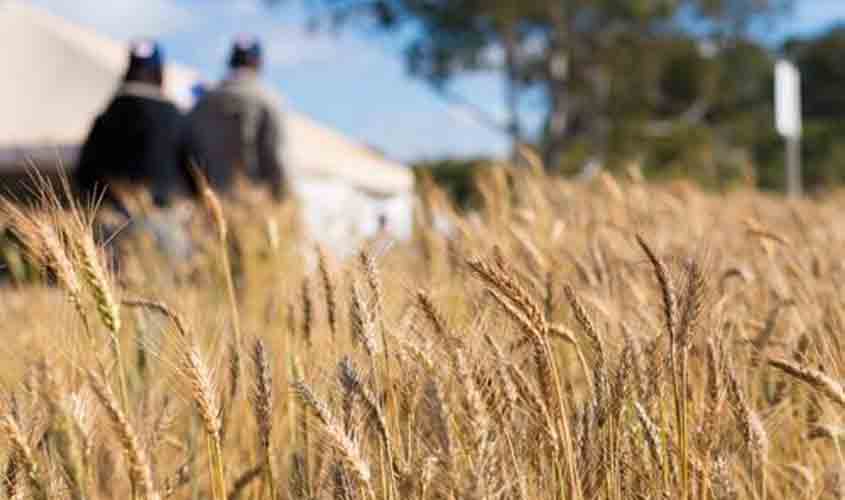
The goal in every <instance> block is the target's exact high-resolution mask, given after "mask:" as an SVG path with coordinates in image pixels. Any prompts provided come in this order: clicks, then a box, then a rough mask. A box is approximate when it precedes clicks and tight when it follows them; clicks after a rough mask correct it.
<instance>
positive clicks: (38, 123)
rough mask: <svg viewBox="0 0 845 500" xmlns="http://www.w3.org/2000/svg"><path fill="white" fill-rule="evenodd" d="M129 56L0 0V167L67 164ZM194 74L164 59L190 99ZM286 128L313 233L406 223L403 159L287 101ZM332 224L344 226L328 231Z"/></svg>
mask: <svg viewBox="0 0 845 500" xmlns="http://www.w3.org/2000/svg"><path fill="white" fill-rule="evenodd" d="M126 59H127V47H126V45H125V44H123V43H120V42H117V41H114V40H111V39H109V38H106V37H103V36H100V35H99V34H97V33H94V32H91V31H89V30H87V29H84V28H83V27H80V26H77V25H74V24H72V23H70V22H68V21H66V20H64V19H62V18H59V17H57V16H54V15H52V14H50V13H48V12H45V11H44V10H41V9H38V8H36V7H33V6H31V5H28V4H25V3H23V2H22V1H20V0H0V68H3V77H2V79H0V174H2V173H4V172H6V173H8V172H10V171H12V170H20V169H22V167H23V165H25V164H26V163H27V162H30V161H35V163H36V164H37V165H38V166H39V168H44V169H49V168H57V167H58V166H60V165H73V163H74V159H75V155H76V153H77V151H78V148H79V146H80V145H81V143H82V142H83V141H84V138H85V136H86V134H87V132H88V128H89V127H90V125H91V123H92V122H93V120H94V118H95V116H96V115H97V114H98V113H99V112H100V111H101V110H102V109H103V108H104V107H105V105H106V104H107V103H108V101H109V99H110V98H111V96H112V94H113V92H114V90H115V89H116V87H117V85H118V83H119V80H120V77H121V76H122V74H123V72H124V70H125V65H126ZM200 80H201V79H200V75H199V74H198V73H197V72H196V71H194V70H192V69H190V68H187V67H184V66H180V65H178V64H168V65H167V67H166V72H165V91H166V93H167V94H168V96H169V97H170V98H171V99H173V100H174V101H175V102H176V103H177V104H178V105H180V106H181V107H183V108H188V107H190V106H191V105H192V93H191V89H192V87H193V86H194V85H195V84H196V83H198V82H199V81H200ZM286 134H287V138H286V141H287V145H288V149H287V150H286V154H287V160H288V161H287V165H288V168H289V175H290V177H291V179H292V182H293V185H294V189H295V190H296V191H297V192H298V193H299V195H300V197H301V198H302V199H303V200H304V202H305V211H306V218H307V219H308V220H309V226H311V227H312V228H313V229H314V230H315V232H316V234H315V236H317V237H318V238H322V239H339V238H346V237H348V235H349V234H356V235H358V236H364V235H366V233H369V232H371V231H370V230H369V228H370V227H372V226H373V223H372V221H371V220H368V219H370V218H373V219H374V218H375V217H376V215H375V213H387V212H390V213H389V214H388V216H392V218H393V219H394V220H392V221H391V223H392V225H394V226H395V227H405V226H406V225H407V223H408V222H409V217H410V214H409V211H410V193H411V191H412V188H413V176H412V174H411V172H410V170H409V169H408V168H407V167H405V166H403V165H400V164H397V163H395V162H392V161H390V160H388V159H386V158H383V157H382V156H380V155H378V154H376V153H375V152H373V151H370V150H369V149H367V148H366V147H364V146H361V145H359V144H356V143H355V142H353V141H352V140H350V139H348V138H346V137H344V136H343V135H342V134H340V133H338V132H336V131H333V130H331V129H329V128H327V127H325V126H322V125H320V124H318V123H316V122H315V121H313V120H311V119H309V118H307V117H305V116H304V115H302V114H300V113H297V112H295V111H292V110H289V111H288V114H287V120H286ZM397 200H405V201H397ZM364 219H367V220H365V221H364V222H363V223H362V220H364ZM331 227H334V228H340V229H335V230H334V231H335V233H337V234H326V232H327V231H328V229H327V228H331Z"/></svg>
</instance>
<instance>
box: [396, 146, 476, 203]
mask: <svg viewBox="0 0 845 500" xmlns="http://www.w3.org/2000/svg"><path fill="white" fill-rule="evenodd" d="M488 163H489V160H488V159H486V158H466V159H443V160H433V161H426V162H421V163H418V164H416V165H414V166H413V168H414V172H415V174H416V175H417V176H420V175H422V174H423V173H427V174H429V175H431V178H432V179H433V180H434V182H435V183H437V184H438V185H439V186H440V187H442V188H443V189H445V190H446V192H447V193H449V195H450V196H451V198H452V200H453V201H454V202H455V203H456V204H457V205H458V206H459V207H462V208H469V207H472V206H473V204H474V203H475V201H476V200H475V196H476V194H477V193H476V191H475V181H474V178H475V174H476V172H477V170H478V169H479V168H484V166H485V165H487V164H488Z"/></svg>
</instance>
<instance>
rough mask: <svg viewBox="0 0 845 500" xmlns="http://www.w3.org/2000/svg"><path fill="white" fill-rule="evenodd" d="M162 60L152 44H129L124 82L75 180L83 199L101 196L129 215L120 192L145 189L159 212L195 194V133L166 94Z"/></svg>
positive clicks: (90, 139)
mask: <svg viewBox="0 0 845 500" xmlns="http://www.w3.org/2000/svg"><path fill="white" fill-rule="evenodd" d="M163 59H164V56H163V53H162V49H161V47H160V46H159V45H158V44H157V43H156V42H154V41H152V40H147V39H141V40H136V41H134V42H132V43H131V44H130V51H129V65H128V69H127V71H126V74H125V77H124V79H123V82H122V84H121V85H120V87H119V88H118V90H117V93H116V95H115V96H114V97H113V99H112V100H111V102H110V103H109V105H108V107H107V108H106V110H105V111H104V112H103V113H102V114H100V115H99V116H98V117H97V118H96V120H95V121H94V124H93V126H92V128H91V130H90V132H89V135H88V137H87V139H86V141H85V143H84V145H83V146H82V150H81V151H80V156H79V160H78V163H77V168H76V171H75V175H74V178H75V181H76V185H77V188H78V189H79V190H80V191H81V194H83V195H87V196H102V197H103V201H104V203H110V204H112V205H114V207H115V208H117V209H118V210H119V211H121V212H123V213H125V214H126V215H129V214H128V213H127V212H128V211H127V209H126V207H125V206H124V205H123V203H122V202H121V200H120V198H119V196H117V193H116V192H115V191H116V190H117V189H118V188H119V187H124V186H129V187H144V188H146V189H148V190H149V193H150V195H151V198H152V200H153V202H154V203H155V205H157V206H159V207H163V206H168V205H170V204H171V202H172V201H173V200H174V198H176V197H177V196H179V195H186V194H192V192H194V191H195V190H196V188H195V185H194V181H193V177H192V176H191V171H190V170H189V168H190V165H191V163H190V160H191V156H192V148H191V140H190V138H189V133H190V130H189V129H188V127H187V121H186V118H185V116H184V115H183V114H182V113H181V112H180V111H179V110H178V109H177V108H176V106H175V105H174V104H173V103H172V102H171V101H169V100H168V99H167V98H166V97H165V95H164V93H163V90H162V89H163V83H164V75H163V63H164V61H163Z"/></svg>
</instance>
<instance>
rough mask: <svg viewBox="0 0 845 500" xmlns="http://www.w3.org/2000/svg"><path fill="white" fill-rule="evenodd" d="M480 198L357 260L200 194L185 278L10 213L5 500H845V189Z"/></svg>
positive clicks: (559, 190)
mask: <svg viewBox="0 0 845 500" xmlns="http://www.w3.org/2000/svg"><path fill="white" fill-rule="evenodd" d="M475 190H476V192H477V193H478V203H477V209H474V210H470V211H465V212H460V211H458V210H457V209H456V208H454V207H453V206H452V205H451V204H450V201H449V199H448V197H447V196H446V194H445V193H444V192H443V191H441V190H440V189H439V188H438V187H436V186H435V185H434V184H433V183H432V182H431V181H430V180H428V179H425V178H423V179H422V181H421V182H420V183H419V195H418V200H417V204H416V207H415V220H414V223H415V227H414V232H413V237H412V238H411V239H410V240H409V241H405V242H397V243H395V244H392V245H385V244H384V241H370V242H367V243H366V244H364V245H362V248H361V249H360V251H357V252H355V253H354V255H353V256H350V257H344V258H341V257H340V256H337V255H333V254H332V253H331V252H329V251H328V250H327V249H325V248H320V247H319V246H316V245H314V244H313V243H311V242H309V241H307V240H306V239H305V238H304V237H303V236H302V230H301V227H300V226H299V224H298V223H297V215H296V214H297V207H296V205H295V203H294V202H289V203H287V204H284V205H281V206H277V205H274V206H271V205H267V204H260V203H257V202H256V203H243V202H241V203H233V202H227V201H225V200H224V201H222V202H221V201H220V200H219V199H218V198H217V197H216V195H214V193H211V192H210V191H207V192H206V193H205V209H204V210H203V211H202V213H201V214H199V215H198V216H197V217H195V218H194V220H193V227H192V229H193V231H194V233H195V236H196V240H197V241H198V242H199V243H198V250H197V252H196V254H195V255H194V256H193V257H192V258H191V259H190V260H189V261H178V262H174V261H173V260H172V259H168V257H167V256H166V255H163V254H161V253H160V252H158V251H157V250H156V247H155V245H154V244H153V243H152V242H151V241H149V240H148V238H146V237H145V235H143V234H140V235H138V236H135V237H133V238H131V239H128V240H126V241H121V244H120V255H119V259H115V258H112V256H111V253H107V252H105V251H104V249H103V248H101V247H100V246H99V245H98V244H97V243H96V241H97V239H96V238H95V228H96V225H95V223H94V217H93V215H92V213H91V211H90V210H88V208H87V207H83V206H74V207H70V209H68V208H67V207H61V206H60V205H61V203H60V202H59V197H58V195H55V194H51V192H50V191H49V190H46V189H45V190H44V192H42V194H41V196H40V198H39V201H38V202H37V203H35V204H34V205H32V206H29V207H22V206H21V205H20V204H13V203H5V204H4V206H3V207H4V208H3V211H2V216H0V223H2V224H3V225H4V226H6V227H8V228H9V229H10V230H11V231H12V232H13V233H14V235H15V236H16V238H17V239H18V240H19V242H20V245H19V249H20V250H19V251H20V255H19V256H18V257H19V259H18V260H17V261H15V262H19V263H28V265H29V266H30V267H31V268H32V269H34V270H35V278H34V279H30V280H27V281H21V282H18V283H17V284H13V285H8V286H6V287H5V288H3V289H2V290H0V297H2V301H0V324H2V325H3V331H4V338H3V342H2V345H0V363H2V366H3V370H2V371H0V393H1V394H0V395H1V396H2V398H1V399H0V400H1V401H2V403H0V443H2V448H0V467H2V469H0V472H1V473H2V477H3V482H2V488H0V490H2V494H0V497H2V498H10V499H29V498H32V499H37V500H43V499H53V498H61V499H64V498H68V499H73V500H79V499H92V500H93V499H128V498H131V499H133V500H151V499H165V498H173V499H212V500H223V499H238V498H240V499H245V500H246V499H256V500H267V499H273V500H275V499H329V498H336V499H344V500H357V499H361V500H375V499H394V500H399V499H420V500H422V499H444V500H445V499H450V500H452V499H454V500H458V499H484V500H496V499H522V500H535V499H553V500H564V499H576V500H588V499H608V500H610V499H684V500H685V499H720V500H721V499H825V500H830V499H840V498H845V456H843V453H842V449H841V447H840V443H841V440H840V437H841V436H842V435H843V434H845V427H843V418H842V416H843V415H845V386H843V384H842V383H841V382H840V380H843V377H845V373H843V369H845V358H843V355H844V354H845V351H843V342H842V337H841V333H842V329H843V326H845V315H843V302H842V294H841V292H840V288H839V286H840V283H841V281H840V280H842V279H843V278H845V259H843V258H842V255H843V252H842V249H843V248H845V219H843V218H842V216H841V214H842V213H843V212H845V197H843V196H841V195H839V194H836V193H832V194H830V195H827V196H826V197H824V198H823V199H818V200H812V201H810V200H802V201H786V200H784V199H782V198H779V197H776V196H771V195H766V194H761V193H757V192H753V191H750V190H739V191H735V192H732V193H728V194H723V195H715V194H707V193H703V192H701V191H699V190H697V189H695V188H692V187H691V186H689V185H685V184H683V183H675V184H666V185H651V184H647V183H645V182H643V180H642V179H641V177H640V176H639V175H637V172H636V171H634V170H632V171H631V172H629V175H625V176H620V177H618V178H612V177H610V176H606V175H605V176H600V177H599V178H598V179H597V180H595V181H593V182H590V183H587V184H576V183H571V182H567V181H565V180H562V179H560V178H557V177H550V176H547V175H545V174H544V173H542V171H541V169H539V168H534V169H514V168H509V167H506V166H500V167H495V168H494V167H491V168H489V169H485V170H483V171H481V172H480V173H479V174H478V176H477V178H476V180H475ZM444 221H445V222H446V223H444ZM444 228H447V229H444ZM6 252H7V253H10V252H12V250H6ZM12 253H13V252H12ZM13 261H14V260H13ZM116 261H117V262H119V266H117V268H115V266H114V263H115V262H116Z"/></svg>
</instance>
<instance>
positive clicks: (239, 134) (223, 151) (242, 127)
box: [189, 72, 287, 199]
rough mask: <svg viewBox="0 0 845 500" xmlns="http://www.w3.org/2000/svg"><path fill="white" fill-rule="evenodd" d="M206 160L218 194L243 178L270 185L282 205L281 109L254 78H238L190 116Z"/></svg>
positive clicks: (242, 75) (222, 86)
mask: <svg viewBox="0 0 845 500" xmlns="http://www.w3.org/2000/svg"><path fill="white" fill-rule="evenodd" d="M189 121H190V123H191V130H192V134H193V136H194V138H195V140H196V143H197V145H198V148H197V149H198V150H200V151H202V155H201V157H200V158H198V163H199V166H200V167H201V168H202V170H203V171H204V172H205V174H206V176H207V178H208V181H209V183H210V184H211V185H212V187H214V188H215V189H216V190H218V191H221V192H227V191H230V190H231V189H232V187H233V186H234V180H235V178H236V177H237V176H243V177H246V178H248V179H251V180H253V181H257V182H259V183H265V184H266V185H268V187H269V188H270V191H271V193H272V194H273V196H274V197H275V198H276V199H281V198H282V197H284V195H285V192H286V188H287V186H286V179H285V167H284V161H283V156H284V155H283V145H284V144H283V139H284V130H283V116H282V111H281V104H280V102H279V98H277V97H276V96H275V95H274V94H273V93H272V92H271V91H270V90H269V89H268V88H267V87H265V86H264V85H262V84H261V82H260V81H259V80H258V78H257V77H256V76H255V75H253V74H251V73H248V72H247V73H243V72H242V73H236V74H235V75H233V76H232V77H231V78H229V79H227V80H224V81H223V82H222V83H221V84H220V86H219V87H218V88H217V89H214V90H212V91H211V92H209V93H208V94H206V95H205V96H204V97H203V99H202V100H200V102H199V103H197V105H196V107H195V108H194V110H193V111H192V112H191V114H190V115H189Z"/></svg>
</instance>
